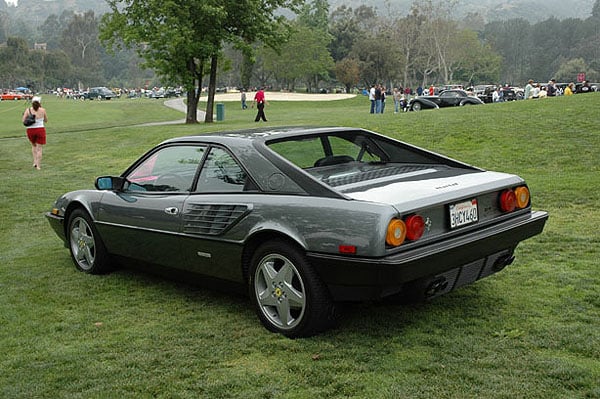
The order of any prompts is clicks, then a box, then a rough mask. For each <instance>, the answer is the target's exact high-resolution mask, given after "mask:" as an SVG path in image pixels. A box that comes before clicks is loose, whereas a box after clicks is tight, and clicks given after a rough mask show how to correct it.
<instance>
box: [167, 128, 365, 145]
mask: <svg viewBox="0 0 600 399" xmlns="http://www.w3.org/2000/svg"><path fill="white" fill-rule="evenodd" d="M351 131H352V132H356V131H364V130H362V129H357V128H351V127H311V126H281V127H267V128H254V129H244V130H229V131H222V132H215V133H207V134H202V135H192V136H183V137H177V138H173V139H169V140H166V141H164V142H163V143H161V144H170V143H190V142H198V143H214V144H233V143H239V144H242V143H250V142H261V143H262V142H265V141H268V140H272V139H284V138H289V137H296V136H305V135H306V136H307V135H313V134H323V133H336V132H351ZM364 132H366V133H370V132H367V131H364Z"/></svg>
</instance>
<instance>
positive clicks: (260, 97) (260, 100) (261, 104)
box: [254, 88, 267, 122]
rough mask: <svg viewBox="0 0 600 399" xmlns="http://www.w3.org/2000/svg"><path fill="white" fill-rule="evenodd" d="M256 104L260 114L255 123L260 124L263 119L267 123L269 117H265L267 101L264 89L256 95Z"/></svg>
mask: <svg viewBox="0 0 600 399" xmlns="http://www.w3.org/2000/svg"><path fill="white" fill-rule="evenodd" d="M254 102H255V103H256V108H257V109H258V113H257V114H256V118H254V122H258V121H260V120H261V119H262V120H263V121H265V122H266V121H267V117H266V116H265V104H266V102H267V101H266V100H265V92H264V90H263V89H262V88H261V89H259V90H258V91H257V92H256V94H255V95H254Z"/></svg>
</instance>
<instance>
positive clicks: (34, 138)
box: [27, 127, 46, 144]
mask: <svg viewBox="0 0 600 399" xmlns="http://www.w3.org/2000/svg"><path fill="white" fill-rule="evenodd" d="M27 138H28V139H29V141H30V142H31V144H46V128H45V127H32V128H29V129H27Z"/></svg>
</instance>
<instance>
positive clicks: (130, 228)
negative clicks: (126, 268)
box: [98, 144, 206, 267]
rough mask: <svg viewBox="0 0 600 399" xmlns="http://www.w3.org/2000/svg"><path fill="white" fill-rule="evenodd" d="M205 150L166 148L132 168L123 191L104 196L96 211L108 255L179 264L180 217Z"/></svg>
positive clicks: (177, 146)
mask: <svg viewBox="0 0 600 399" xmlns="http://www.w3.org/2000/svg"><path fill="white" fill-rule="evenodd" d="M205 151H206V147H205V146H202V145H187V144H186V145H171V146H165V147H162V148H159V149H158V150H157V151H155V152H153V153H151V154H148V155H147V156H146V157H145V158H144V159H142V160H141V161H140V162H138V164H137V165H136V166H135V167H134V168H133V169H131V170H130V171H129V172H128V173H127V175H126V176H124V177H125V178H126V179H127V183H126V185H125V187H124V189H123V190H122V191H108V192H106V193H105V194H104V196H103V198H102V200H101V205H100V207H99V211H98V225H99V228H100V229H101V230H102V232H101V235H102V237H103V239H104V241H105V243H106V245H107V248H109V251H110V252H111V253H114V254H116V255H120V256H125V257H130V258H134V259H139V260H142V261H147V262H152V263H156V264H160V265H165V266H174V267H176V266H178V265H179V264H180V262H182V261H184V258H183V256H182V254H181V231H182V220H183V218H182V214H183V207H184V203H185V201H186V199H187V198H188V197H189V195H190V192H191V189H192V187H193V185H194V180H195V176H196V173H197V170H198V167H199V165H200V164H201V162H202V159H203V157H204V154H205Z"/></svg>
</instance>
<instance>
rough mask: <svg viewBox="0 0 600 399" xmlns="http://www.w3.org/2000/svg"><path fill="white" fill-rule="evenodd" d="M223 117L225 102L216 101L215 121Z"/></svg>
mask: <svg viewBox="0 0 600 399" xmlns="http://www.w3.org/2000/svg"><path fill="white" fill-rule="evenodd" d="M224 119H225V104H223V103H218V104H217V121H222V120H224Z"/></svg>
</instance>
